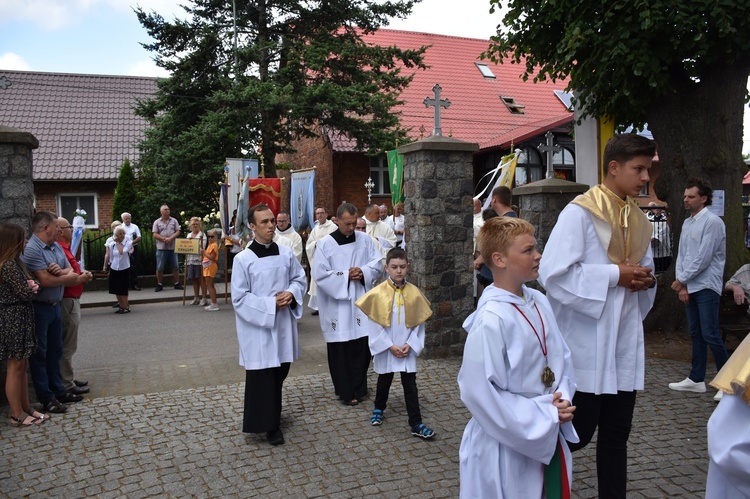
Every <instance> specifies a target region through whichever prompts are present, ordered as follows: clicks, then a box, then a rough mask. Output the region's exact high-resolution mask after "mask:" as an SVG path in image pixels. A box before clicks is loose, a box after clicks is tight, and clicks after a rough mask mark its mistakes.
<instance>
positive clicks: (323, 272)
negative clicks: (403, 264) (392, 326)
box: [311, 203, 383, 405]
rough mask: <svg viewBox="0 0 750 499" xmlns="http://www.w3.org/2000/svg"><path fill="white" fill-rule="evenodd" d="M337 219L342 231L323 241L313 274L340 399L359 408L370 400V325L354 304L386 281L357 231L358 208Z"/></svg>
mask: <svg viewBox="0 0 750 499" xmlns="http://www.w3.org/2000/svg"><path fill="white" fill-rule="evenodd" d="M375 213H377V211H376V212H375ZM336 218H337V224H338V229H337V230H335V231H334V232H332V233H331V234H330V235H328V236H326V237H324V238H323V239H321V240H320V241H318V245H317V249H316V250H315V260H314V263H313V266H312V272H311V274H312V277H313V278H314V279H315V281H316V282H317V286H318V305H319V306H320V327H321V329H322V330H323V336H324V337H325V340H326V343H327V346H328V368H329V370H330V372H331V379H332V381H333V386H334V388H335V390H336V395H337V396H338V397H339V398H340V399H341V401H342V402H343V403H344V404H346V405H357V404H358V403H359V401H361V400H362V399H363V398H364V397H365V396H367V369H368V367H369V365H370V347H369V345H368V331H367V324H368V322H369V321H368V319H367V316H366V315H365V314H364V313H363V312H362V311H361V310H359V309H358V308H357V307H356V306H355V304H354V302H355V301H357V300H358V299H359V298H360V297H361V296H362V295H364V294H365V293H366V292H367V291H369V290H370V289H371V288H372V286H373V284H374V283H375V281H376V280H377V279H378V278H379V277H380V276H381V275H382V273H383V263H382V258H383V257H382V255H381V253H380V252H379V251H378V250H377V248H376V247H375V243H374V242H373V240H372V239H371V238H370V236H368V235H367V234H362V233H361V232H357V231H355V230H354V229H355V227H356V224H357V218H358V212H357V208H356V207H355V206H354V205H352V204H349V203H343V204H342V205H341V206H339V208H338V211H337V213H336ZM381 223H382V222H381Z"/></svg>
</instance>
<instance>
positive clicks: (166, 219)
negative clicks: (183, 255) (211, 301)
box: [151, 204, 182, 292]
mask: <svg viewBox="0 0 750 499" xmlns="http://www.w3.org/2000/svg"><path fill="white" fill-rule="evenodd" d="M159 211H160V212H161V218H157V219H156V220H155V221H154V225H153V227H151V232H152V233H153V234H154V239H156V288H155V289H154V291H156V292H159V291H162V290H163V289H164V286H163V283H162V281H163V280H164V268H165V266H166V263H167V260H168V261H169V266H170V267H171V269H172V277H173V279H174V289H182V284H181V283H180V270H179V265H178V262H177V253H175V252H174V240H175V239H177V238H178V237H179V236H180V224H179V222H177V219H175V218H172V217H170V216H169V213H170V211H169V206H167V205H166V204H164V205H162V206H161V208H160V209H159Z"/></svg>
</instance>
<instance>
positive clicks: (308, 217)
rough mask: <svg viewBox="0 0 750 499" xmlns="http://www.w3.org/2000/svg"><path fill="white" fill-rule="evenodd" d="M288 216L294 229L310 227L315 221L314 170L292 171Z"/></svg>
mask: <svg viewBox="0 0 750 499" xmlns="http://www.w3.org/2000/svg"><path fill="white" fill-rule="evenodd" d="M290 190H291V195H290V199H289V211H290V213H289V216H290V217H291V219H292V220H291V222H292V226H293V227H294V230H296V231H300V230H302V229H308V228H312V226H313V223H314V221H315V216H314V214H315V170H308V171H304V172H294V173H292V184H291V187H290Z"/></svg>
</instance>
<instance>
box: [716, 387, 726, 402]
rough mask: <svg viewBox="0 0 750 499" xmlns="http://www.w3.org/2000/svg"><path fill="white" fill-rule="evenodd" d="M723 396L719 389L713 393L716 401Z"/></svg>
mask: <svg viewBox="0 0 750 499" xmlns="http://www.w3.org/2000/svg"><path fill="white" fill-rule="evenodd" d="M723 396H724V392H722V391H721V390H719V391H718V392H716V395H714V401H716V402H718V401H719V400H721V397H723Z"/></svg>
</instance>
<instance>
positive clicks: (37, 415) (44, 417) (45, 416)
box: [29, 409, 52, 423]
mask: <svg viewBox="0 0 750 499" xmlns="http://www.w3.org/2000/svg"><path fill="white" fill-rule="evenodd" d="M29 416H32V417H35V418H37V419H41V420H42V423H45V422H47V421H48V420H50V419H52V416H50V415H49V414H44V413H42V412H39V411H35V410H33V409H32V410H31V411H30V412H29Z"/></svg>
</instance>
